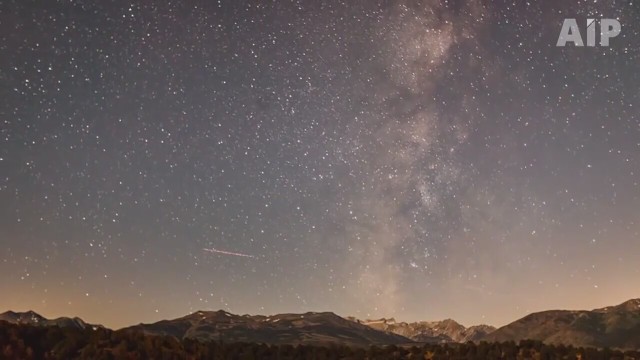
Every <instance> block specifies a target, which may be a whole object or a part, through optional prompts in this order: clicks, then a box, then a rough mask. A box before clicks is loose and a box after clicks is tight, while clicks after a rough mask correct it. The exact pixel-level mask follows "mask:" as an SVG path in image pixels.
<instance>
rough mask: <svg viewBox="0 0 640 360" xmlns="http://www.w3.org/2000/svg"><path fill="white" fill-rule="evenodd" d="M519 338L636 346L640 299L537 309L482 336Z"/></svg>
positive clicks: (639, 340)
mask: <svg viewBox="0 0 640 360" xmlns="http://www.w3.org/2000/svg"><path fill="white" fill-rule="evenodd" d="M522 339H532V340H540V341H543V342H545V343H549V344H571V345H574V346H594V347H612V348H620V349H640V299H634V300H629V301H627V302H624V303H622V304H620V305H618V306H611V307H605V308H602V309H595V310H592V311H586V310H580V311H571V310H551V311H542V312H537V313H533V314H530V315H527V316H525V317H523V318H522V319H520V320H517V321H515V322H513V323H511V324H509V325H506V326H503V327H501V328H500V329H498V330H496V331H494V332H493V333H491V334H488V335H487V336H485V337H484V338H483V340H487V341H507V340H514V341H519V340H522Z"/></svg>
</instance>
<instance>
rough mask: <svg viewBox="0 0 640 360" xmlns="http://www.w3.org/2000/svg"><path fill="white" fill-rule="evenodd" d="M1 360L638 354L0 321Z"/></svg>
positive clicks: (631, 354) (623, 357)
mask: <svg viewBox="0 0 640 360" xmlns="http://www.w3.org/2000/svg"><path fill="white" fill-rule="evenodd" d="M0 359H21V360H23V359H25V360H26V359H64V360H68V359H92V360H103V359H141V360H142V359H158V360H160V359H162V360H165V359H166V360H173V359H180V360H182V359H214V360H227V359H229V360H231V359H233V360H253V359H259V360H281V359H282V360H294V359H295V360H297V359H300V360H303V359H317V360H324V359H326V360H329V359H343V360H348V359H349V360H365V359H367V360H390V359H412V360H413V359H425V360H438V359H443V360H444V359H465V360H466V359H468V360H475V359H478V360H484V359H541V360H546V359H585V360H592V359H593V360H598V359H607V360H610V359H620V360H631V359H638V360H640V352H638V351H627V352H622V351H616V350H610V349H591V348H588V349H584V348H576V347H572V346H553V345H546V344H542V343H541V342H538V341H521V342H520V343H518V344H516V343H515V342H505V343H486V342H481V343H479V344H474V343H467V344H443V345H421V346H406V347H405V346H394V345H390V346H383V347H377V346H372V347H370V348H368V349H363V348H354V347H348V346H339V345H330V346H311V345H299V346H292V345H265V344H245V343H222V342H200V341H197V340H191V339H184V340H179V339H176V338H175V337H171V336H150V335H145V334H143V333H140V332H133V331H112V330H107V329H96V330H92V329H86V330H80V329H75V328H59V327H35V326H29V325H16V324H9V323H6V322H2V321H0Z"/></svg>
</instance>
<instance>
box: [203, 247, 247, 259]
mask: <svg viewBox="0 0 640 360" xmlns="http://www.w3.org/2000/svg"><path fill="white" fill-rule="evenodd" d="M202 250H204V251H208V252H211V253H217V254H223V255H233V256H241V257H248V258H252V259H257V257H256V256H253V255H248V254H241V253H236V252H231V251H224V250H218V249H215V248H210V249H207V248H203V249H202Z"/></svg>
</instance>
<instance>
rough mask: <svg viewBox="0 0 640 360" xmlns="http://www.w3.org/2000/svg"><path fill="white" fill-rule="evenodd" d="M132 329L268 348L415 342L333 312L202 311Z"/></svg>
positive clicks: (181, 337) (180, 337)
mask: <svg viewBox="0 0 640 360" xmlns="http://www.w3.org/2000/svg"><path fill="white" fill-rule="evenodd" d="M128 329H132V330H141V331H143V332H144V333H146V334H155V335H172V336H175V337H177V338H179V339H184V338H191V339H199V340H222V341H225V342H253V343H267V344H294V345H295V344H331V343H337V344H348V345H360V346H362V345H372V344H378V345H382V344H385V345H386V344H403V343H411V342H412V341H411V340H409V339H407V338H404V337H402V336H399V335H396V334H390V333H386V332H383V331H378V330H375V329H372V328H370V327H368V326H366V325H362V324H358V323H354V322H352V321H349V320H347V319H344V318H342V317H340V316H338V315H336V314H334V313H331V312H321V313H316V312H308V313H305V314H278V315H273V316H263V315H256V316H251V315H235V314H231V313H228V312H225V311H198V312H195V313H193V314H190V315H187V316H184V317H181V318H178V319H174V320H163V321H159V322H157V323H153V324H140V325H136V326H132V327H130V328H128Z"/></svg>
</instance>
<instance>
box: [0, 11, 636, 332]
mask: <svg viewBox="0 0 640 360" xmlns="http://www.w3.org/2000/svg"><path fill="white" fill-rule="evenodd" d="M7 8H8V9H9V10H8V11H4V12H2V13H0V78H2V81H3V83H4V84H5V86H3V87H2V88H0V114H2V119H1V120H0V174H1V175H0V245H1V248H0V249H1V251H0V273H1V274H3V281H2V282H0V294H2V296H0V309H4V308H6V309H11V308H29V309H38V310H40V311H43V312H44V313H47V314H64V313H68V314H77V315H75V316H79V317H81V318H83V319H84V317H86V316H88V319H89V320H90V321H93V320H92V319H95V320H96V321H100V322H106V323H108V324H110V325H111V326H125V325H126V324H128V322H129V320H130V319H135V320H138V321H140V322H149V321H152V320H153V319H166V318H175V317H180V316H183V315H184V314H189V313H193V312H194V311H195V310H196V309H203V308H210V309H228V311H230V312H232V313H265V312H267V313H282V312H293V313H298V312H304V311H307V310H311V311H318V310H322V309H330V311H332V312H334V313H336V314H345V316H354V317H356V318H381V317H386V318H391V317H393V318H395V319H402V321H406V320H412V319H415V320H416V321H417V320H421V319H424V320H429V319H437V318H452V319H454V320H455V321H458V322H460V323H461V324H491V325H494V326H501V325H505V324H507V323H509V322H510V321H513V320H514V319H517V318H520V317H522V316H525V315H527V314H528V313H531V312H534V311H542V310H545V309H553V308H568V309H576V308H578V309H579V308H594V307H597V306H599V305H598V304H609V305H610V304H615V303H618V302H619V301H620V299H632V298H636V297H638V295H639V294H638V293H637V291H638V288H639V287H640V286H639V285H640V280H638V279H640V241H639V239H640V212H639V210H638V209H640V112H639V111H638V109H640V93H639V91H638V89H639V88H640V22H639V21H637V20H638V19H640V6H638V4H637V3H630V2H628V1H622V0H607V1H604V2H603V1H597V2H586V1H585V2H579V3H576V2H575V1H571V0H562V1H557V2H553V3H551V2H531V1H530V2H516V3H514V4H506V3H505V4H502V3H495V2H490V3H487V2H486V1H482V0H448V1H441V0H419V1H413V0H389V1H383V2H371V1H365V0H362V1H355V2H354V1H346V0H330V1H324V2H318V1H313V0H284V1H277V2H273V3H262V2H260V3H254V2H252V1H236V0H221V1H218V2H211V1H195V2H190V3H185V2H181V1H175V0H169V1H165V2H162V3H147V2H141V3H133V4H132V3H130V2H125V1H121V0H115V2H110V3H104V2H73V1H63V2H56V3H52V2H35V3H31V2H20V1H18V2H13V3H11V4H9V5H8V6H7ZM574 19H575V20H574ZM587 19H589V20H587ZM587 21H589V24H593V25H592V26H591V27H589V29H591V30H595V29H596V28H600V29H601V30H603V31H605V30H606V31H605V32H604V33H603V32H602V31H600V32H592V31H591V30H589V32H585V29H586V27H585V26H587V25H586V24H587ZM576 26H577V29H579V31H574V30H576V29H575V27H576ZM602 26H604V28H603V27H602ZM609 27H611V28H610V29H609V30H607V29H608V28H609ZM569 30H571V32H570V33H569ZM579 32H582V34H583V35H585V36H586V37H585V38H584V40H586V41H584V44H583V45H585V46H579V45H580V44H579V43H580V41H579V40H580V39H578V35H579V34H578V33H579ZM594 34H595V37H596V39H593V36H594ZM603 37H605V38H604V39H603ZM596 40H598V41H596ZM600 40H602V41H600ZM622 301H624V300H622Z"/></svg>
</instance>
